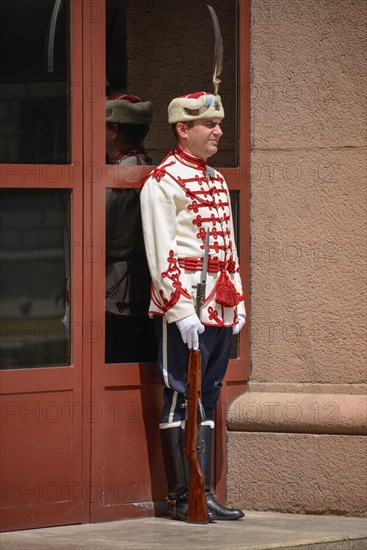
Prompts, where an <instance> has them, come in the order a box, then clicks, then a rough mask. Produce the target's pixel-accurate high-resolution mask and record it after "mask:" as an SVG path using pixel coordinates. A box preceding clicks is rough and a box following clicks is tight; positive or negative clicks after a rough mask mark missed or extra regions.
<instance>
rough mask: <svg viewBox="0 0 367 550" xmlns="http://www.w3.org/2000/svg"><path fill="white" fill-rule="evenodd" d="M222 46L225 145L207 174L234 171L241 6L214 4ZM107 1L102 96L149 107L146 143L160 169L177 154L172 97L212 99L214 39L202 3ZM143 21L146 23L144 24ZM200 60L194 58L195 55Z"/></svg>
mask: <svg viewBox="0 0 367 550" xmlns="http://www.w3.org/2000/svg"><path fill="white" fill-rule="evenodd" d="M211 4H212V5H213V7H214V8H215V10H216V12H217V15H218V18H219V23H220V27H221V32H222V36H223V43H224V69H223V74H222V76H221V77H220V78H222V80H223V82H222V84H221V85H220V88H219V94H220V96H221V98H222V102H223V105H224V110H225V118H224V121H223V125H222V129H223V137H222V138H221V141H220V146H219V151H218V153H217V154H216V155H215V156H213V157H212V158H211V159H210V164H211V165H212V166H232V167H235V166H237V165H238V155H237V144H238V124H237V121H238V97H239V94H238V93H237V88H238V83H237V67H238V55H237V43H238V42H237V27H238V13H237V9H238V6H237V4H238V2H237V0H227V1H226V2H219V1H215V0H213V2H211ZM177 7H178V5H177V2H167V1H166V0H156V1H155V2H154V3H152V2H151V1H150V0H141V1H140V2H128V1H127V0H125V1H124V0H106V8H107V15H106V77H107V78H106V84H107V85H106V95H107V96H108V95H112V94H115V93H124V94H128V95H137V96H139V97H141V98H143V99H146V100H149V101H151V102H152V104H153V110H154V119H153V124H152V127H151V130H150V132H149V134H148V136H147V138H146V140H145V142H144V144H145V147H146V149H147V151H148V153H149V155H150V156H151V157H152V158H153V159H154V163H155V164H159V163H160V162H161V160H162V159H163V158H164V156H165V155H166V153H167V152H168V151H169V149H171V148H172V147H174V146H175V138H174V135H173V132H172V130H171V128H170V127H169V125H168V122H167V107H168V104H169V103H170V101H171V100H172V99H173V98H174V97H178V96H181V95H184V94H188V93H192V92H197V91H200V90H204V91H208V92H212V91H213V83H212V76H213V57H214V31H213V25H212V21H211V18H210V14H209V11H208V9H207V7H206V3H205V2H204V3H198V2H197V1H195V0H186V2H181V3H180V5H179V10H178V9H177ZM142 14H143V16H142ZM198 53H199V54H198Z"/></svg>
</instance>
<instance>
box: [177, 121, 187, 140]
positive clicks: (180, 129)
mask: <svg viewBox="0 0 367 550" xmlns="http://www.w3.org/2000/svg"><path fill="white" fill-rule="evenodd" d="M176 132H177V135H178V137H181V138H183V137H187V126H186V124H185V123H184V122H177V124H176Z"/></svg>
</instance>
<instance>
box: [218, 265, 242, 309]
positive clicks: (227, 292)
mask: <svg viewBox="0 0 367 550" xmlns="http://www.w3.org/2000/svg"><path fill="white" fill-rule="evenodd" d="M216 291H217V292H216V295H215V302H216V303H217V304H219V305H221V306H224V307H234V306H236V305H238V303H239V299H238V295H237V290H236V288H235V286H234V285H233V283H232V281H230V279H229V277H228V275H227V272H226V271H221V273H220V277H219V280H218V283H217V288H216Z"/></svg>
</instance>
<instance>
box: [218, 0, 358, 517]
mask: <svg viewBox="0 0 367 550" xmlns="http://www.w3.org/2000/svg"><path fill="white" fill-rule="evenodd" d="M251 9H252V20H251V73H252V74H251V81H252V84H251V86H252V87H251V120H252V125H251V195H252V199H251V238H252V248H251V266H252V267H251V268H252V289H251V290H252V294H251V295H252V309H251V311H252V339H251V354H252V374H251V377H250V384H249V387H250V390H249V392H248V393H247V394H245V395H244V396H241V397H240V398H239V399H238V400H236V401H235V402H234V403H233V405H232V407H231V409H230V411H229V414H228V425H229V429H230V430H235V433H234V432H230V433H229V451H228V453H229V456H228V458H229V463H228V465H229V493H228V497H229V500H230V501H231V502H234V503H236V504H238V505H242V506H244V507H249V508H254V509H276V510H283V511H300V510H301V511H302V510H303V511H312V512H320V513H324V512H329V513H351V514H361V513H365V512H366V508H367V502H366V500H367V499H366V493H367V485H366V484H367V481H366V479H365V477H363V476H362V477H360V476H361V474H362V472H363V471H364V470H365V469H366V468H367V446H366V436H365V435H364V436H363V435H362V436H358V438H356V437H355V436H352V435H351V434H356V433H358V434H361V433H362V434H366V429H365V428H363V424H364V426H366V425H367V407H366V401H365V399H364V398H363V396H362V395H361V394H363V393H365V390H366V382H367V380H366V378H367V372H366V337H367V330H366V267H367V262H366V214H367V213H366V175H367V171H366V112H365V94H366V10H367V4H366V1H365V0H354V1H353V0H329V1H327V0H309V1H308V2H301V1H300V0H279V1H277V2H274V1H272V0H252V7H251ZM280 394H284V395H283V396H282V395H280ZM301 394H307V395H304V396H303V397H302V396H301ZM251 403H252V409H251V407H250V408H249V404H251ZM284 407H285V409H284ZM271 410H272V411H273V413H274V414H273V417H271V418H270V416H269V418H267V416H266V414H268V413H269V411H271ZM284 410H285V411H286V412H285V414H283V413H282V411H284ZM249 411H252V413H251V414H250V415H249V414H248V413H249ZM265 413H266V414H265ZM251 415H252V416H251ZM259 415H260V416H259ZM261 415H262V416H261ZM363 420H365V422H363ZM358 426H359V427H358ZM361 426H362V427H361ZM360 429H361V430H362V431H358V430H360ZM258 432H265V433H262V434H259V433H258ZM266 432H269V433H266ZM280 432H285V434H284V433H280ZM291 432H302V437H301V439H299V438H300V435H299V433H298V434H296V433H291ZM315 433H317V434H319V435H318V436H317V438H316V439H315V435H314V434H315ZM322 434H324V435H322ZM326 434H327V435H326ZM336 434H345V435H343V436H341V435H336ZM348 434H350V435H348ZM265 435H266V437H265ZM259 441H260V442H261V443H260V444H259ZM298 443H299V445H301V446H298ZM302 445H303V447H302ZM269 447H270V448H273V449H274V450H275V449H276V453H277V463H278V462H279V465H280V466H279V467H280V468H281V476H280V478H279V483H281V484H282V486H283V487H286V486H288V485H289V484H291V483H293V482H294V483H299V484H300V485H297V487H298V489H297V499H296V501H297V502H296V501H294V503H293V505H292V503H289V502H287V499H284V497H283V496H282V494H283V493H282V491H281V490H280V491H273V492H272V493H271V494H270V496H269V495H266V498H265V497H264V496H263V495H262V493H261V491H260V492H259V491H257V492H255V493H254V492H252V493H251V491H248V487H250V486H257V485H259V484H260V485H261V482H262V481H261V480H262V479H263V475H264V468H265V469H266V468H268V473H269V471H270V470H269V467H270V466H269V463H268V461H269V460H272V458H271V453H270V454H269V452H268V450H269ZM301 449H303V450H301ZM307 449H308V450H309V454H310V460H307ZM297 453H301V454H302V456H303V457H306V459H302V460H298V461H297V460H295V459H293V460H292V461H289V457H290V456H291V455H293V456H297ZM305 453H306V454H305ZM315 457H317V464H318V466H317V467H315V460H316V459H315ZM311 458H312V459H311ZM348 462H350V464H353V465H355V467H354V468H352V469H351V470H350V471H349V473H348V476H349V477H348V480H349V481H348V484H349V485H350V486H352V487H353V491H352V492H350V490H349V489H348V491H349V492H348V494H347V493H346V492H345V491H347V489H345V490H344V489H342V491H341V493H340V494H341V498H340V499H339V500H338V502H334V503H333V504H332V503H331V501H330V499H329V500H328V498H326V497H325V499H323V498H322V495H324V494H325V495H326V494H327V492H328V491H329V493H330V491H331V490H337V488H338V487H340V484H341V472H342V471H343V470H344V469H345V468H346V467H349V466H348ZM250 463H251V465H250ZM326 466H327V467H326ZM267 476H268V474H267ZM268 477H269V476H268ZM271 477H272V478H273V479H274V482H275V481H276V477H277V468H276V467H274V465H272V466H271V475H270V477H269V479H270V478H271ZM349 478H350V479H349ZM233 479H236V480H238V479H241V483H240V484H238V483H237V485H236V487H235V486H234V484H233ZM302 480H303V481H302ZM287 484H288V485H287ZM312 484H317V487H318V488H319V489H318V490H319V495H321V496H320V497H318V498H317V499H315V498H314V499H311V503H310V498H309V494H308V490H306V486H307V487H308V488H309V487H310V485H312ZM260 485H259V486H260ZM315 486H316V485H315ZM302 487H304V489H303V488H302ZM348 495H349V496H348ZM293 500H294V499H293ZM328 503H329V504H330V505H329V504H328Z"/></svg>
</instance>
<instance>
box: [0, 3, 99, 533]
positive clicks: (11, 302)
mask: <svg viewBox="0 0 367 550" xmlns="http://www.w3.org/2000/svg"><path fill="white" fill-rule="evenodd" d="M1 12H2V13H1V18H0V19H1V23H0V25H1V31H0V41H1V51H2V52H3V57H2V71H1V72H2V78H1V84H0V90H1V93H0V105H1V108H0V112H1V115H0V116H1V122H0V126H1V151H0V157H1V158H0V162H1V163H2V164H1V165H0V170H1V172H0V173H1V189H0V197H1V200H0V229H1V232H0V233H1V237H0V238H1V247H0V249H1V257H0V263H1V269H0V271H1V275H0V292H1V296H0V367H1V372H0V383H1V387H0V390H1V432H0V436H1V455H0V460H1V503H0V504H1V513H0V517H1V529H19V528H28V527H39V526H46V525H55V524H66V523H74V522H81V521H83V520H84V521H85V519H86V518H88V515H86V514H85V512H84V511H85V508H83V500H84V501H85V500H86V499H88V483H89V479H88V477H84V476H83V471H87V470H86V468H85V467H84V470H83V460H84V459H86V462H87V457H85V456H84V455H83V446H82V441H83V439H82V436H83V423H82V420H83V415H84V416H85V414H88V413H89V411H88V410H87V409H86V408H85V403H84V402H83V371H82V367H83V363H82V357H83V349H82V348H83V338H84V337H85V335H86V334H87V335H88V327H84V328H83V316H82V288H83V286H82V261H83V233H82V211H83V202H82V201H83V195H82V192H83V187H82V185H83V171H82V116H81V115H82V86H81V84H82V83H81V80H80V77H81V74H82V43H81V35H82V9H81V3H80V2H71V3H69V2H67V1H64V2H55V1H54V0H50V1H47V2H36V1H34V2H33V1H28V2H27V3H26V4H24V2H22V1H21V0H19V1H18V0H4V1H3V2H2V3H1ZM20 36H21V37H22V38H21V39H19V38H16V37H20ZM70 59H71V60H72V61H71V62H70ZM66 294H69V296H70V297H71V299H69V298H66ZM66 301H68V302H69V306H67V305H66ZM68 307H70V312H69V315H68V318H69V325H70V326H69V328H67V318H65V314H66V313H67V308H68ZM84 466H85V464H84ZM86 510H87V511H88V509H86Z"/></svg>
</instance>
